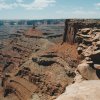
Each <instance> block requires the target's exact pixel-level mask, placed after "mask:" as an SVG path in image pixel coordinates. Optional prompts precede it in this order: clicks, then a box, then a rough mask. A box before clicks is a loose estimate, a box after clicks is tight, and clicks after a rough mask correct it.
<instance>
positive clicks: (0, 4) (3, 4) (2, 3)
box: [0, 2, 18, 10]
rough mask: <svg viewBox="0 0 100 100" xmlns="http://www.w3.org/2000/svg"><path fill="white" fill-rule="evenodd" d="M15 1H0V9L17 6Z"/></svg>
mask: <svg viewBox="0 0 100 100" xmlns="http://www.w3.org/2000/svg"><path fill="white" fill-rule="evenodd" d="M17 6H18V5H17V3H13V4H7V3H5V2H0V10H1V9H13V8H14V7H17Z"/></svg>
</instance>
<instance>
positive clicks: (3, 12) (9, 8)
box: [0, 0, 100, 19]
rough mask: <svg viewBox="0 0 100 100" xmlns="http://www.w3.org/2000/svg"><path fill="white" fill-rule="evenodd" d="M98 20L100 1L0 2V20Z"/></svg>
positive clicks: (25, 0) (38, 0)
mask: <svg viewBox="0 0 100 100" xmlns="http://www.w3.org/2000/svg"><path fill="white" fill-rule="evenodd" d="M67 18H99V19H100V0H0V19H67Z"/></svg>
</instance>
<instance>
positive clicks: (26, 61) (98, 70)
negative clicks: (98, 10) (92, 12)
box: [0, 20, 100, 100]
mask: <svg viewBox="0 0 100 100" xmlns="http://www.w3.org/2000/svg"><path fill="white" fill-rule="evenodd" d="M66 23H67V24H66ZM66 23H65V33H64V37H63V43H59V41H61V40H60V39H61V37H60V36H51V37H45V35H47V33H43V32H41V31H39V30H37V29H35V28H30V29H29V30H27V31H23V33H22V34H21V35H19V36H17V37H16V38H14V39H10V40H6V41H3V42H2V43H1V44H2V47H1V48H0V83H1V87H0V99H1V100H55V99H56V98H57V97H58V96H59V95H61V94H62V93H64V91H65V93H64V94H62V95H61V96H60V97H58V98H57V99H56V100H66V99H68V100H77V99H78V100H99V98H100V96H99V94H100V93H99V92H97V93H94V92H96V91H99V90H100V81H99V79H100V28H99V26H100V23H99V22H96V21H93V22H91V21H87V20H86V21H85V22H84V20H81V21H75V20H72V21H71V20H66ZM66 26H67V27H66ZM79 26H81V27H79ZM86 27H87V28H86ZM19 31H20V32H22V30H19ZM49 40H50V41H49ZM55 40H56V42H55ZM71 84H72V85H71ZM87 91H88V94H86V93H87ZM91 95H92V96H91ZM86 98H88V99H86ZM91 98H92V99H91Z"/></svg>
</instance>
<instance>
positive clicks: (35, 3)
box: [0, 0, 56, 10]
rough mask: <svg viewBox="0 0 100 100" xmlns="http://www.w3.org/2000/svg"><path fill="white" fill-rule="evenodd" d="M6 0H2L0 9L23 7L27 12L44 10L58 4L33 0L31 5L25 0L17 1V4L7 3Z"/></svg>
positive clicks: (44, 0)
mask: <svg viewBox="0 0 100 100" xmlns="http://www.w3.org/2000/svg"><path fill="white" fill-rule="evenodd" d="M5 1H6V0H0V9H14V8H16V7H21V8H24V9H27V10H33V9H43V8H46V7H48V6H50V5H52V4H54V3H55V2H56V0H33V1H32V2H31V3H27V4H26V3H25V2H24V0H16V2H15V3H10V4H8V3H6V2H5Z"/></svg>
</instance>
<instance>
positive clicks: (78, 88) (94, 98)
mask: <svg viewBox="0 0 100 100" xmlns="http://www.w3.org/2000/svg"><path fill="white" fill-rule="evenodd" d="M99 90H100V81H98V80H91V81H83V82H81V83H75V84H73V85H69V86H68V87H66V90H65V92H64V93H63V94H62V95H60V96H59V97H58V98H57V99H55V100H99V99H100V92H99ZM97 91H98V92H97Z"/></svg>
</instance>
